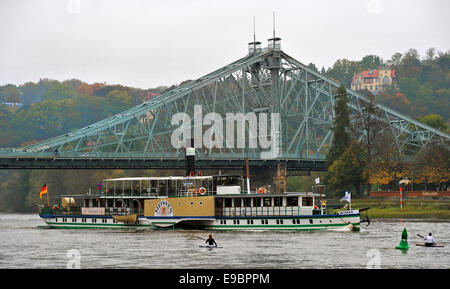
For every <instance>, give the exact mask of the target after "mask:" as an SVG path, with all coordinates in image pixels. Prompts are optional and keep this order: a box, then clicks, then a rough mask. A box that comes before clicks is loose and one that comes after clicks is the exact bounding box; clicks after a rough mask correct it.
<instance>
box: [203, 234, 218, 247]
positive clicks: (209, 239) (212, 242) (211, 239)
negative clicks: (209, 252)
mask: <svg viewBox="0 0 450 289" xmlns="http://www.w3.org/2000/svg"><path fill="white" fill-rule="evenodd" d="M206 243H207V244H208V245H209V246H212V245H215V246H216V247H217V243H216V241H214V239H213V237H212V235H209V237H208V240H206V242H205V244H206Z"/></svg>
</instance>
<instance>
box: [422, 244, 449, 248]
mask: <svg viewBox="0 0 450 289" xmlns="http://www.w3.org/2000/svg"><path fill="white" fill-rule="evenodd" d="M416 246H422V247H439V248H442V247H444V246H441V245H433V246H425V245H424V244H416Z"/></svg>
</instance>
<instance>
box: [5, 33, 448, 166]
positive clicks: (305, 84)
mask: <svg viewBox="0 0 450 289" xmlns="http://www.w3.org/2000/svg"><path fill="white" fill-rule="evenodd" d="M338 87H339V83H338V82H336V81H334V80H332V79H330V78H328V77H326V76H325V75H322V74H320V73H318V72H317V71H315V70H313V69H311V68H309V67H308V66H306V65H304V64H302V63H301V62H299V61H297V60H295V59H294V58H292V57H290V56H289V55H288V54H286V53H285V52H283V51H282V50H281V47H280V39H279V38H271V39H269V43H268V47H266V48H263V49H262V48H261V45H260V43H259V42H252V43H250V44H249V53H248V54H247V55H246V56H245V57H243V58H241V59H239V60H237V61H235V62H233V63H230V64H228V65H226V66H224V67H222V68H220V69H218V70H216V71H214V72H211V73H209V74H207V75H204V76H202V77H200V78H199V79H196V80H193V81H190V82H188V83H186V84H184V85H182V86H179V87H177V88H174V89H172V90H170V91H167V92H165V93H163V94H162V95H160V96H159V97H155V98H153V99H151V100H149V101H146V102H144V103H142V104H140V105H138V106H136V107H133V108H131V109H128V110H126V111H124V112H122V113H119V114H117V115H114V116H112V117H110V118H107V119H104V120H102V121H99V122H96V123H93V124H91V125H89V126H86V127H83V128H80V129H76V130H74V131H71V132H67V133H66V134H63V135H60V136H58V137H54V138H52V139H49V140H46V141H42V142H40V143H37V144H34V145H29V146H26V147H20V148H4V149H0V168H2V169H20V168H46V169H47V168H183V167H184V158H185V150H184V148H175V147H174V146H173V145H172V143H171V137H172V135H173V133H174V131H175V130H176V129H177V128H178V127H179V125H173V124H172V118H173V116H174V115H175V114H176V113H180V112H182V113H187V114H188V115H189V116H190V117H191V119H192V120H193V119H194V118H195V115H194V105H201V107H202V112H203V116H204V115H205V114H207V113H211V112H212V113H217V114H219V115H221V116H223V117H224V118H225V116H226V115H227V113H234V114H237V113H243V114H244V115H245V114H248V113H250V112H253V113H255V114H256V115H258V114H259V113H261V112H266V113H268V114H270V113H278V114H279V116H280V119H281V127H280V132H279V134H276V135H272V137H275V138H278V141H279V144H280V146H279V154H278V155H277V156H276V157H274V158H272V159H262V158H261V152H262V151H265V150H263V149H261V148H259V147H257V148H249V145H248V144H249V138H247V143H246V145H245V146H244V147H240V148H239V147H238V148H236V146H230V147H228V146H225V145H224V146H223V147H220V148H206V147H205V146H202V147H198V148H197V149H196V160H197V167H199V168H205V169H207V168H211V169H214V168H221V167H222V168H223V167H230V168H234V167H235V168H240V167H242V163H243V160H244V159H245V157H248V158H249V160H250V165H252V166H272V165H275V164H276V163H277V162H280V161H281V162H285V163H286V164H287V169H288V170H292V169H294V170H299V169H300V170H301V169H304V170H324V169H325V160H326V153H327V150H328V148H329V146H330V144H331V142H332V140H333V133H332V126H333V118H334V110H333V109H334V103H335V92H336V89H337V88H338ZM347 96H348V100H349V102H348V105H349V108H350V112H351V116H352V121H356V122H358V121H362V119H363V118H364V115H366V114H367V108H368V107H369V106H370V104H371V102H370V100H369V99H368V98H366V97H364V96H362V95H360V94H358V93H357V92H355V91H352V90H350V89H347ZM376 109H377V111H378V112H379V113H378V114H377V116H376V118H377V119H378V121H379V122H382V123H384V124H385V126H384V128H383V129H382V130H386V129H387V130H390V131H391V132H392V135H393V142H394V143H395V145H396V147H397V148H398V149H399V151H400V152H403V153H406V154H410V153H415V152H417V151H419V150H421V149H423V148H424V147H426V146H427V145H428V144H430V143H431V142H434V141H438V142H443V143H446V144H448V142H449V139H450V136H449V135H448V134H446V133H443V132H441V131H439V130H436V129H434V128H432V127H429V126H427V125H424V124H422V123H420V122H418V121H416V120H413V119H411V118H409V117H408V116H405V115H403V114H401V113H398V112H396V111H394V110H392V109H390V108H387V107H385V106H382V105H379V104H377V105H376ZM224 122H225V121H224ZM268 122H270V120H269V121H268ZM249 126H250V122H247V129H246V135H248V134H249ZM223 127H225V125H223ZM268 127H269V128H270V125H269V126H268ZM207 129H208V126H204V127H202V128H201V132H203V133H204V132H205V131H206V130H207ZM194 130H195V128H194ZM382 130H381V131H380V132H382ZM259 133H260V136H261V131H259ZM267 134H268V133H267ZM359 135H360V138H364V137H366V132H365V130H364V129H361V130H360V131H359ZM266 137H267V135H266ZM269 138H270V137H269ZM269 138H267V139H269Z"/></svg>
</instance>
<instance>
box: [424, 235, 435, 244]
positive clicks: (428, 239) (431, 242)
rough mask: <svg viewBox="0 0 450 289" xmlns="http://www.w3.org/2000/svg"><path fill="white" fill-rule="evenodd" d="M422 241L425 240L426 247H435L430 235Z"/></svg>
mask: <svg viewBox="0 0 450 289" xmlns="http://www.w3.org/2000/svg"><path fill="white" fill-rule="evenodd" d="M424 240H425V246H427V247H431V246H434V245H436V240H434V238H433V237H432V236H431V233H429V234H428V236H426V237H425V238H424Z"/></svg>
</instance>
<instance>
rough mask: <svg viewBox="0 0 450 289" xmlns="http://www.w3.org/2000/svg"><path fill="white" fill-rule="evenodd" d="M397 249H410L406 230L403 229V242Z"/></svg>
mask: <svg viewBox="0 0 450 289" xmlns="http://www.w3.org/2000/svg"><path fill="white" fill-rule="evenodd" d="M395 249H400V250H407V249H409V244H408V233H407V232H406V228H404V229H403V232H402V240H401V241H400V244H398V246H397V247H395Z"/></svg>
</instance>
